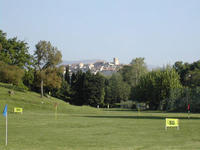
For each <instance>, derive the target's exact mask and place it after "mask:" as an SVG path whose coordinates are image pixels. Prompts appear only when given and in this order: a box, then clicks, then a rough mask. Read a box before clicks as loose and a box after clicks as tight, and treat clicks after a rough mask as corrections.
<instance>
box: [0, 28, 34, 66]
mask: <svg viewBox="0 0 200 150" xmlns="http://www.w3.org/2000/svg"><path fill="white" fill-rule="evenodd" d="M0 45H1V46H0V60H1V61H3V62H5V63H7V64H10V65H16V66H18V67H20V68H27V67H28V66H30V65H31V64H32V57H31V55H30V54H29V52H28V46H27V43H26V42H24V41H20V40H17V38H16V37H15V38H11V39H7V38H6V34H5V33H3V32H2V31H1V30H0Z"/></svg>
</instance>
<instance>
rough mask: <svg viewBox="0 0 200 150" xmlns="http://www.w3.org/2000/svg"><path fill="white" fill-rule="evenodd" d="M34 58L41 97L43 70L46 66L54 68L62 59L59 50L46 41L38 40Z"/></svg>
mask: <svg viewBox="0 0 200 150" xmlns="http://www.w3.org/2000/svg"><path fill="white" fill-rule="evenodd" d="M34 56H35V59H36V66H37V69H38V70H39V74H40V79H41V81H40V87H41V97H43V84H44V82H43V81H44V77H45V76H44V75H43V74H45V73H44V72H45V70H46V69H48V68H55V67H56V65H58V64H59V63H60V62H61V61H62V60H61V59H62V54H61V52H60V51H59V50H58V49H57V48H56V47H53V46H52V45H51V43H50V42H47V41H39V42H38V43H37V44H36V50H35V53H34Z"/></svg>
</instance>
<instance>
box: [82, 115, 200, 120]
mask: <svg viewBox="0 0 200 150" xmlns="http://www.w3.org/2000/svg"><path fill="white" fill-rule="evenodd" d="M83 117H88V118H103V119H165V118H174V119H187V120H191V119H200V117H190V119H188V117H178V116H177V117H166V116H83Z"/></svg>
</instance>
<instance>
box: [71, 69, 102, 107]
mask: <svg viewBox="0 0 200 150" xmlns="http://www.w3.org/2000/svg"><path fill="white" fill-rule="evenodd" d="M104 82H105V79H104V77H103V76H102V75H100V74H99V73H97V74H96V75H95V74H92V73H91V72H90V71H87V72H86V73H83V72H82V71H78V72H77V73H76V74H75V73H73V74H72V80H71V85H72V86H71V87H72V100H71V103H72V104H75V105H90V106H95V107H96V106H97V105H103V104H104V96H105V90H104V85H105V83H104Z"/></svg>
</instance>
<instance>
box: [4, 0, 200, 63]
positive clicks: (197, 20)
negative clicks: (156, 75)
mask: <svg viewBox="0 0 200 150" xmlns="http://www.w3.org/2000/svg"><path fill="white" fill-rule="evenodd" d="M0 29H2V30H3V31H4V32H6V33H7V35H8V37H13V36H17V37H18V38H19V39H20V40H25V41H26V42H28V43H29V45H30V52H31V53H33V51H34V49H35V47H34V45H35V44H36V43H37V42H38V41H39V40H47V41H51V43H52V44H53V45H54V46H56V47H58V49H59V50H61V51H62V54H63V60H80V59H81V60H83V59H103V60H107V61H112V58H113V57H118V58H119V60H120V62H122V63H129V62H130V61H131V59H133V58H135V57H145V59H146V62H147V64H150V65H159V66H162V65H163V64H173V63H174V62H175V61H178V60H182V61H184V62H193V61H197V60H199V59H200V0H1V2H0Z"/></svg>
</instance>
